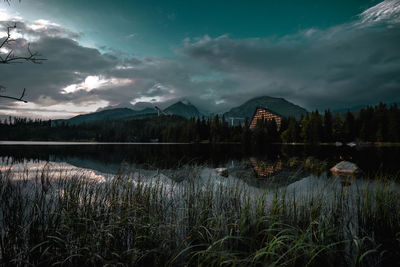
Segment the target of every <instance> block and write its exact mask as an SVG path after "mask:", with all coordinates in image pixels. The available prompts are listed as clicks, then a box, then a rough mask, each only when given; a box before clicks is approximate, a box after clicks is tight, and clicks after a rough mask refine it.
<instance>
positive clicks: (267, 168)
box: [249, 157, 282, 178]
mask: <svg viewBox="0 0 400 267" xmlns="http://www.w3.org/2000/svg"><path fill="white" fill-rule="evenodd" d="M249 160H250V162H251V165H253V169H254V171H255V172H256V174H257V177H259V178H267V177H269V176H271V175H273V174H275V173H277V172H280V171H281V170H282V160H278V161H276V162H268V161H261V160H258V159H256V158H255V157H250V158H249Z"/></svg>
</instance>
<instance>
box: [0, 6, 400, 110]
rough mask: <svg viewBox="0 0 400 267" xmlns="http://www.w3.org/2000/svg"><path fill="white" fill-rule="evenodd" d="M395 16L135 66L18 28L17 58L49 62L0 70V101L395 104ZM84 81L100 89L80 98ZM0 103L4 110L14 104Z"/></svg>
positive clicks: (399, 54)
mask: <svg viewBox="0 0 400 267" xmlns="http://www.w3.org/2000/svg"><path fill="white" fill-rule="evenodd" d="M395 2H396V3H398V2H399V1H395ZM398 9H399V8H398V6H393V5H382V6H379V5H378V7H374V8H373V9H370V10H367V11H366V12H364V13H363V14H361V15H360V17H359V18H358V19H357V20H356V21H354V22H352V23H348V24H344V25H338V26H336V27H332V28H329V29H308V30H304V31H301V32H299V33H298V34H295V35H290V36H284V37H282V38H253V39H233V38H230V37H229V36H227V35H224V36H221V37H217V38H211V37H208V36H205V37H203V38H198V39H194V40H189V39H186V40H185V41H184V44H183V46H182V47H181V48H180V49H177V56H176V57H175V58H156V57H146V58H135V57H132V56H128V55H126V54H124V53H114V52H115V51H114V52H112V51H111V49H104V50H103V51H111V53H112V54H110V53H104V52H100V51H99V50H98V49H95V48H88V47H84V46H83V45H81V44H80V43H79V42H78V40H79V35H78V34H74V33H71V32H69V31H67V30H65V29H63V28H61V27H59V26H58V25H52V24H51V23H49V22H46V21H42V22H41V24H40V23H39V24H38V25H39V26H36V27H33V28H32V26H30V25H28V24H27V23H24V22H19V23H18V27H19V30H20V36H19V38H18V39H17V41H16V43H15V44H14V45H15V48H16V51H17V52H20V53H24V52H26V51H25V50H24V49H26V44H27V42H28V41H27V40H28V39H29V40H30V42H31V48H32V49H33V50H34V51H39V52H40V53H41V54H42V55H43V56H44V57H46V58H47V59H48V61H46V62H45V63H44V64H41V65H32V64H28V63H25V64H15V65H6V66H4V65H0V80H1V85H3V86H6V87H7V90H8V91H7V92H8V93H13V92H12V91H10V90H13V89H14V90H16V89H18V90H20V89H21V88H24V87H26V88H28V91H27V98H28V100H29V101H30V102H33V103H35V104H37V105H38V106H43V107H44V106H48V105H54V104H56V103H59V104H60V103H61V104H63V103H75V104H79V105H86V104H87V103H89V102H90V103H93V101H100V100H105V101H108V102H109V104H110V105H114V106H117V105H118V104H120V103H126V105H129V103H130V102H143V101H151V100H152V99H155V100H157V101H166V102H167V103H171V101H173V100H172V99H177V100H178V99H183V98H185V99H188V100H190V101H191V102H192V103H193V104H195V105H197V106H198V107H199V108H200V109H202V110H206V111H223V110H226V109H228V108H231V107H233V106H236V105H240V104H242V103H243V102H245V101H246V100H248V99H250V98H252V97H255V96H262V95H269V96H275V97H284V98H286V99H288V100H290V101H293V102H295V103H296V104H300V105H303V106H304V107H306V108H308V109H314V108H328V107H329V108H339V107H350V106H355V105H358V104H375V103H377V102H379V101H385V102H396V101H400V91H399V90H400V49H398V44H400V22H399V19H398V14H399V12H398ZM388 10H389V11H390V12H388ZM382 11H385V12H382ZM379 14H384V17H382V16H381V15H379ZM387 14H389V15H387ZM0 25H3V27H4V25H5V23H4V22H3V23H2V24H0ZM43 25H44V26H43ZM42 26H43V27H42ZM88 77H97V79H98V82H99V83H101V86H94V87H93V88H89V89H88V90H85V89H84V88H83V87H82V84H83V83H85V81H87V79H88ZM93 79H94V78H93ZM93 79H92V80H93ZM94 80H95V79H94ZM68 86H75V87H76V88H77V89H76V90H72V91H71V92H70V93H65V91H63V90H64V89H65V88H66V87H68ZM81 87H82V88H81ZM79 88H81V89H80V90H78V89H79ZM14 93H15V94H16V95H18V91H15V92H14ZM1 103H3V107H4V105H7V107H8V109H9V108H10V107H13V105H14V104H13V103H7V104H4V102H1ZM0 109H1V106H0ZM57 110H59V109H57ZM32 112H33V110H32Z"/></svg>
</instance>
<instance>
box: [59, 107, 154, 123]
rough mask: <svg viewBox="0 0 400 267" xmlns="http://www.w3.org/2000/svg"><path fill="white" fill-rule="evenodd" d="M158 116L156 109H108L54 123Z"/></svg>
mask: <svg viewBox="0 0 400 267" xmlns="http://www.w3.org/2000/svg"><path fill="white" fill-rule="evenodd" d="M150 114H157V111H156V110H155V109H154V108H145V109H142V110H139V111H136V110H132V109H129V108H115V109H107V110H102V111H99V112H94V113H89V114H82V115H78V116H75V117H72V118H70V119H67V120H55V121H54V123H61V122H66V123H68V124H81V123H84V122H85V123H90V122H95V121H102V120H116V119H125V118H129V117H135V116H140V115H150Z"/></svg>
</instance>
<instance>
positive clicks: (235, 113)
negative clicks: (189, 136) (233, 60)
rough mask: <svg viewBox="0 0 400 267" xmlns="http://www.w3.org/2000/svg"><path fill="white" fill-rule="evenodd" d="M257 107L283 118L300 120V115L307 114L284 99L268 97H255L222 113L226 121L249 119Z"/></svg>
mask: <svg viewBox="0 0 400 267" xmlns="http://www.w3.org/2000/svg"><path fill="white" fill-rule="evenodd" d="M257 107H265V108H268V109H270V110H271V111H274V112H276V113H278V114H280V115H282V116H285V117H289V116H291V117H295V118H296V119H298V120H299V119H300V118H301V115H306V114H307V113H308V112H307V110H306V109H304V108H302V107H300V106H298V105H295V104H293V103H291V102H289V101H287V100H285V99H284V98H276V97H270V96H262V97H256V98H253V99H250V100H248V101H247V102H245V103H244V104H242V105H240V106H238V107H236V108H232V109H231V110H230V111H228V112H226V113H224V116H225V118H226V119H229V118H230V117H233V118H243V119H244V118H246V117H248V118H251V117H252V116H253V113H254V110H255V109H256V108H257Z"/></svg>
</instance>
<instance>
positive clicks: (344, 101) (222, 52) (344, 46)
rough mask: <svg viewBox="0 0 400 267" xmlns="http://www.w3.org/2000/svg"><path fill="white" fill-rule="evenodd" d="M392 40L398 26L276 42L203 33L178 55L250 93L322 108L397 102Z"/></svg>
mask: <svg viewBox="0 0 400 267" xmlns="http://www.w3.org/2000/svg"><path fill="white" fill-rule="evenodd" d="M398 44H400V25H399V24H390V27H389V26H388V23H386V22H379V23H374V24H368V25H365V24H356V23H352V24H347V25H341V26H339V27H334V28H331V29H328V30H324V31H322V30H309V31H304V32H301V33H299V34H298V35H295V36H287V37H285V38H282V39H280V40H271V39H231V38H229V37H227V36H224V37H220V38H215V39H211V38H208V37H205V38H203V39H202V40H198V41H196V42H192V43H190V42H189V43H186V45H185V48H184V53H185V55H186V56H187V57H189V58H192V59H193V60H201V61H203V62H205V63H207V64H209V66H210V67H211V68H213V69H216V70H218V71H221V72H224V73H229V74H230V77H231V79H232V80H234V81H237V83H238V85H239V86H240V88H242V90H246V91H247V93H248V94H250V95H273V96H279V97H285V98H287V99H290V100H292V101H294V102H297V103H300V104H302V105H305V106H306V107H309V108H315V107H318V108H326V107H339V106H352V105H357V104H360V103H363V104H364V103H366V104H370V103H376V102H377V101H399V100H400V75H399V74H400V49H398ZM232 98H235V96H234V95H233V96H232Z"/></svg>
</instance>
